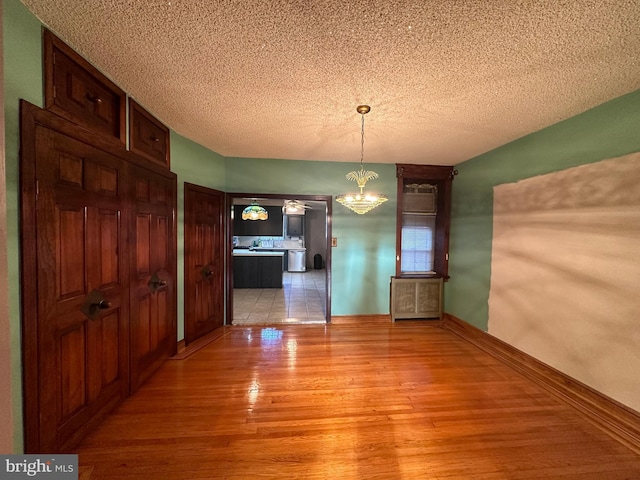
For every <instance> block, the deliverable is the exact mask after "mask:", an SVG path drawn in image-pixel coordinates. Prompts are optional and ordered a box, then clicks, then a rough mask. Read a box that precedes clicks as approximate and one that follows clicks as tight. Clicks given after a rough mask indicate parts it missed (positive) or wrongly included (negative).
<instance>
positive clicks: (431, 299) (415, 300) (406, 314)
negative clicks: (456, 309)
mask: <svg viewBox="0 0 640 480" xmlns="http://www.w3.org/2000/svg"><path fill="white" fill-rule="evenodd" d="M389 310H390V313H391V321H393V322H395V321H396V319H402V318H437V319H440V318H441V316H442V278H399V277H391V305H390V308H389Z"/></svg>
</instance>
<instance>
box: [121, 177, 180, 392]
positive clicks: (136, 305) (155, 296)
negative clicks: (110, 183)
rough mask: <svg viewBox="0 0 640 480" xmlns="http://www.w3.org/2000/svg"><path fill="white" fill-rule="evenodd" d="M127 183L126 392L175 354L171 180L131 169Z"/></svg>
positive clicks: (173, 198) (173, 190)
mask: <svg viewBox="0 0 640 480" xmlns="http://www.w3.org/2000/svg"><path fill="white" fill-rule="evenodd" d="M131 182H132V186H133V187H132V188H133V190H134V191H133V205H132V209H133V213H132V222H131V234H130V236H131V243H130V245H131V327H130V328H131V391H135V390H136V389H137V388H138V387H139V386H140V385H142V383H144V381H145V380H147V379H148V378H149V376H150V375H151V374H152V373H153V372H154V371H155V370H156V369H157V368H158V367H159V366H160V365H161V364H162V362H163V361H164V360H166V358H167V357H169V356H171V355H174V354H175V352H176V346H177V326H176V303H175V298H176V294H175V289H176V283H175V278H176V266H175V262H176V259H175V254H174V251H175V231H174V216H173V215H174V210H175V201H176V177H175V174H173V173H171V172H163V173H159V172H155V171H152V170H147V169H145V168H141V167H134V168H133V174H132V179H131Z"/></svg>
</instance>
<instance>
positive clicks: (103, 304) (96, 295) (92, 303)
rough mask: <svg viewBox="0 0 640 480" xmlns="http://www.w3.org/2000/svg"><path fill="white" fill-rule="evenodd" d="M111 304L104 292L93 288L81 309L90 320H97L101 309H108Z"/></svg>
mask: <svg viewBox="0 0 640 480" xmlns="http://www.w3.org/2000/svg"><path fill="white" fill-rule="evenodd" d="M111 306H112V305H111V302H110V301H108V300H107V299H105V298H104V295H103V294H102V292H101V291H100V290H95V289H94V290H91V291H90V292H89V295H87V296H86V298H85V299H84V303H83V304H82V306H81V307H80V311H82V313H84V314H85V315H86V316H87V317H88V318H89V319H90V320H95V319H97V318H98V317H99V316H100V311H101V310H108V309H109V308H111Z"/></svg>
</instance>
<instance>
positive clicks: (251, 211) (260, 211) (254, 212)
mask: <svg viewBox="0 0 640 480" xmlns="http://www.w3.org/2000/svg"><path fill="white" fill-rule="evenodd" d="M267 218H269V212H267V211H266V210H265V209H264V208H263V207H261V206H260V205H257V204H252V205H249V206H248V207H247V208H245V209H244V210H242V220H266V219H267Z"/></svg>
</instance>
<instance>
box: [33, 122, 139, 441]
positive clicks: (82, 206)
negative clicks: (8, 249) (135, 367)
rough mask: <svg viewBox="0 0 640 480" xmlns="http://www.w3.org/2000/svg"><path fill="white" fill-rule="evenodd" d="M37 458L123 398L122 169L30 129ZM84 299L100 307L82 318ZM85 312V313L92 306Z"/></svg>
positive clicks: (100, 154) (90, 150)
mask: <svg viewBox="0 0 640 480" xmlns="http://www.w3.org/2000/svg"><path fill="white" fill-rule="evenodd" d="M35 176H36V179H37V182H38V192H39V193H38V195H37V197H36V214H35V216H36V231H37V232H38V235H37V240H36V255H37V280H36V282H37V291H38V295H37V299H38V300H37V311H38V316H37V332H38V334H37V351H38V359H39V360H38V385H39V390H40V395H39V405H40V445H39V449H38V450H39V452H41V453H44V452H53V451H64V450H65V449H67V448H68V447H69V446H70V445H72V444H73V443H74V442H75V441H76V439H77V438H80V437H82V436H84V433H85V430H86V429H88V428H90V427H91V426H92V424H93V422H95V421H98V419H100V418H101V417H102V416H103V415H104V414H105V413H106V411H108V410H109V409H110V408H111V407H112V406H113V405H115V404H117V403H118V402H119V401H120V400H122V399H123V398H124V397H125V395H126V393H127V389H128V369H127V356H128V355H127V352H128V335H127V325H126V319H127V317H128V278H127V275H126V272H127V271H128V267H127V264H126V258H124V257H123V256H122V255H121V252H123V251H125V248H126V245H125V244H126V231H125V229H124V228H123V210H124V205H125V203H126V192H125V191H124V190H123V188H122V185H123V181H122V180H123V177H124V176H125V164H124V162H123V161H122V160H121V159H120V158H118V157H116V156H113V155H110V154H108V153H106V152H104V151H102V150H100V149H98V148H95V147H91V146H89V145H87V144H86V143H83V142H80V141H78V140H74V139H72V138H71V137H69V136H66V135H64V134H62V133H59V132H56V131H54V130H52V129H49V128H46V127H44V126H38V127H36V129H35ZM90 292H94V294H95V295H97V296H98V297H100V298H102V299H104V303H103V304H102V307H98V304H97V303H96V304H95V305H94V306H93V307H90V308H89V309H90V310H92V311H93V312H94V313H95V315H94V316H93V317H92V318H89V317H88V316H87V315H86V314H85V313H83V311H82V308H83V305H85V304H86V303H87V298H88V296H89V294H90ZM92 305H93V304H92Z"/></svg>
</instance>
